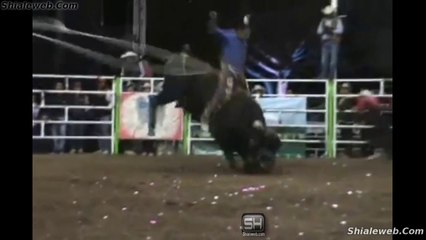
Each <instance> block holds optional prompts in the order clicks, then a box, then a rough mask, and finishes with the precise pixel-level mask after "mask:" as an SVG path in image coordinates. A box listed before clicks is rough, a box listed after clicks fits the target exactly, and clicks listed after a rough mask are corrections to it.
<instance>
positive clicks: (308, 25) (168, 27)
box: [33, 0, 392, 78]
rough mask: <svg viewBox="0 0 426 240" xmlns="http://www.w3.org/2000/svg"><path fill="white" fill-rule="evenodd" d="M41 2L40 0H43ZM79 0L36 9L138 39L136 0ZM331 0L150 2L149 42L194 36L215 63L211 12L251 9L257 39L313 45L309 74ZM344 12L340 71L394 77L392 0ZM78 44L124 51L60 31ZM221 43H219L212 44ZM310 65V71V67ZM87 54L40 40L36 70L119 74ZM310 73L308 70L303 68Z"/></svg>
mask: <svg viewBox="0 0 426 240" xmlns="http://www.w3.org/2000/svg"><path fill="white" fill-rule="evenodd" d="M36 2H37V1H36ZM76 2H79V4H80V8H79V10H78V11H64V12H56V13H55V12H46V11H44V12H43V11H39V12H34V16H55V17H57V18H59V19H62V20H63V21H64V22H65V24H66V25H67V26H68V27H70V28H73V29H77V30H81V31H86V32H91V33H96V34H103V35H107V36H113V37H119V38H127V39H130V37H131V29H132V26H131V25H132V4H133V1H132V0H120V1H113V0H91V1H82V0H80V1H76ZM329 2H330V1H329V0H327V1H326V0H155V1H154V0H147V18H148V19H147V43H148V44H151V45H154V46H158V47H161V48H166V49H169V50H172V51H178V50H179V46H181V45H182V44H183V43H186V42H189V43H190V44H191V45H192V48H193V50H194V52H195V54H196V55H197V56H198V57H200V58H202V59H205V60H207V61H209V62H211V63H214V62H215V61H216V60H217V57H216V56H217V54H218V52H219V48H218V46H216V45H215V42H214V40H213V39H212V37H211V36H209V35H208V34H207V33H206V22H207V20H208V12H209V10H216V11H217V12H219V14H220V22H219V23H220V26H222V27H229V26H232V23H234V22H235V19H241V18H242V16H243V15H244V14H245V13H250V14H252V21H251V24H252V38H251V45H252V46H258V47H259V48H261V49H263V50H264V51H265V52H267V53H268V54H270V55H272V56H274V57H276V58H278V59H280V60H282V61H286V59H288V57H289V55H291V52H292V50H293V49H294V48H295V47H296V46H297V44H298V43H299V42H300V41H303V40H304V41H305V42H306V43H307V48H308V49H309V55H308V59H307V62H308V63H307V64H306V69H307V70H306V72H305V73H302V74H301V75H304V76H300V77H314V76H311V75H313V74H316V73H312V69H314V71H317V69H318V68H319V56H320V55H319V38H318V36H317V35H316V28H317V26H318V23H319V21H320V18H321V13H320V9H321V8H322V7H324V6H325V5H327V4H329ZM339 14H341V15H347V17H346V18H344V24H345V33H344V36H343V41H342V44H341V51H340V62H339V77H340V78H370V77H378V78H381V77H392V0H373V1H369V0H340V1H339ZM56 37H59V38H62V39H64V40H66V41H70V42H73V43H76V44H78V45H81V46H84V47H86V48H90V49H93V50H96V51H101V52H104V53H108V54H111V55H114V56H117V57H118V56H119V55H120V54H122V53H123V52H124V51H123V50H122V49H117V48H114V47H111V46H108V45H104V44H100V43H99V42H97V41H93V40H89V39H85V38H81V37H70V36H56ZM213 46H214V47H213ZM308 68H310V69H311V71H309V69H308ZM116 72H117V71H113V70H111V69H109V68H107V67H105V66H102V65H99V64H97V63H95V62H94V61H92V60H90V59H87V58H85V57H83V56H79V55H77V54H74V53H72V52H70V51H68V50H64V49H61V48H58V47H55V46H54V45H52V44H50V43H48V42H45V41H42V40H39V39H35V38H33V73H61V74H114V73H116ZM302 72H303V70H302Z"/></svg>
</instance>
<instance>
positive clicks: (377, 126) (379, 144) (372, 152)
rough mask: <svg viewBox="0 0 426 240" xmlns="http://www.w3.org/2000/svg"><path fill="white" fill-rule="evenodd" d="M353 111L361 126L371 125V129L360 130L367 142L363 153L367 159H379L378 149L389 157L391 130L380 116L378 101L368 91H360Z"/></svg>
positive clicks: (380, 109) (380, 110)
mask: <svg viewBox="0 0 426 240" xmlns="http://www.w3.org/2000/svg"><path fill="white" fill-rule="evenodd" d="M354 109H355V110H356V111H357V113H358V119H359V122H360V123H361V124H365V125H371V126H373V128H365V129H361V135H362V138H363V139H364V140H366V141H368V145H367V148H364V149H363V153H364V154H366V155H368V159H374V158H378V157H381V155H382V154H381V152H379V151H378V150H379V148H383V149H384V150H385V151H386V152H387V153H388V154H389V155H390V154H391V152H390V151H391V149H389V146H390V145H389V139H390V138H391V136H392V134H391V130H390V126H389V123H387V122H386V118H384V117H383V116H382V108H381V104H380V101H379V99H378V98H377V97H376V96H374V95H373V94H372V92H371V91H369V90H362V91H361V92H360V96H359V97H358V99H357V103H356V106H355V107H354Z"/></svg>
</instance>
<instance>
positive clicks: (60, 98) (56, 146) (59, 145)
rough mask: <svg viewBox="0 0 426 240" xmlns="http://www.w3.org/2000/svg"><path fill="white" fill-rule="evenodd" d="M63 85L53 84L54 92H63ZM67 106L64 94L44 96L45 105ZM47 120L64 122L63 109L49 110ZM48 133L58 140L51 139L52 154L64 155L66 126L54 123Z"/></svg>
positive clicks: (60, 83)
mask: <svg viewBox="0 0 426 240" xmlns="http://www.w3.org/2000/svg"><path fill="white" fill-rule="evenodd" d="M64 89H65V88H64V84H63V83H62V82H57V83H56V84H55V90H57V91H63V90H64ZM67 104H68V98H67V96H66V95H65V94H64V93H49V94H46V105H56V106H61V105H62V106H63V105H67ZM48 118H49V120H53V121H65V109H64V108H63V107H61V108H51V109H49V110H48ZM50 132H51V134H52V136H57V137H59V138H55V139H53V153H58V154H61V153H64V152H65V144H66V140H65V138H61V137H65V136H66V134H67V125H66V124H65V123H55V124H52V125H51V128H50Z"/></svg>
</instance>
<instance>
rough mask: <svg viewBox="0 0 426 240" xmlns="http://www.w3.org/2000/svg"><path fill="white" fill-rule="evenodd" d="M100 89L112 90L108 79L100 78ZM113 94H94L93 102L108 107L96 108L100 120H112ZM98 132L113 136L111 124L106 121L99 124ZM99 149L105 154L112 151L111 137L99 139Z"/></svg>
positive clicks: (100, 134)
mask: <svg viewBox="0 0 426 240" xmlns="http://www.w3.org/2000/svg"><path fill="white" fill-rule="evenodd" d="M98 90H99V91H111V87H110V86H109V84H108V82H107V81H106V79H102V78H99V79H98ZM112 100H113V94H112V93H104V94H96V95H94V96H93V100H91V103H92V104H93V105H95V106H103V107H108V109H96V118H97V119H98V120H100V121H111V109H112V107H113V101H112ZM97 128H98V134H99V136H111V124H110V123H104V124H98V125H97ZM98 144H99V150H100V152H101V153H103V154H110V153H111V140H110V139H99V140H98Z"/></svg>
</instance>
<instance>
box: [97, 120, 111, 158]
mask: <svg viewBox="0 0 426 240" xmlns="http://www.w3.org/2000/svg"><path fill="white" fill-rule="evenodd" d="M99 120H100V121H110V120H111V115H106V116H102V117H101V118H100V119H99ZM98 136H111V124H98ZM98 144H99V150H101V151H102V152H105V151H107V152H108V153H110V152H111V140H109V139H99V140H98Z"/></svg>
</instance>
